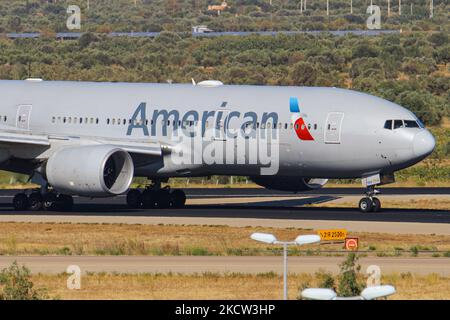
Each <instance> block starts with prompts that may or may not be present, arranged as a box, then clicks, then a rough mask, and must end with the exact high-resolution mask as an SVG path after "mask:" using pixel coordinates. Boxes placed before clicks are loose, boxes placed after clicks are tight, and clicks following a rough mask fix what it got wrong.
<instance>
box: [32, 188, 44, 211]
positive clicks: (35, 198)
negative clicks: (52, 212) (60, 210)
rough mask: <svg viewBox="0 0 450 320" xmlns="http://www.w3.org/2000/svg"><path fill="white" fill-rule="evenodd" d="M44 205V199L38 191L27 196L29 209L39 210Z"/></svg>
mask: <svg viewBox="0 0 450 320" xmlns="http://www.w3.org/2000/svg"><path fill="white" fill-rule="evenodd" d="M43 207H44V199H43V198H42V195H41V194H40V193H37V192H34V193H32V194H30V196H29V197H28V209H29V210H31V211H41V210H42V208H43Z"/></svg>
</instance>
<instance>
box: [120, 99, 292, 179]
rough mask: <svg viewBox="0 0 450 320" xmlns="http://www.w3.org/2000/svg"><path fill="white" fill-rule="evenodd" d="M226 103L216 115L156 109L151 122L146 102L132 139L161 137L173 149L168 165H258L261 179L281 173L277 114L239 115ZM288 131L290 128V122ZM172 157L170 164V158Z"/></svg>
mask: <svg viewBox="0 0 450 320" xmlns="http://www.w3.org/2000/svg"><path fill="white" fill-rule="evenodd" d="M226 106H227V103H226V102H223V103H222V104H221V106H220V107H219V108H218V110H216V111H202V112H198V111H196V110H188V111H185V112H184V113H183V114H180V112H179V111H178V110H175V109H173V110H166V109H154V110H153V114H152V116H151V117H149V118H147V104H146V103H145V102H142V103H141V104H140V105H139V106H138V108H137V109H136V110H135V112H134V114H133V116H132V117H131V119H130V123H129V126H128V129H127V133H126V134H127V135H128V136H131V135H135V134H142V135H144V136H152V137H155V138H157V137H158V136H159V137H161V138H162V140H164V141H161V142H163V143H167V144H169V145H170V147H169V148H170V151H171V152H170V156H169V159H170V162H171V164H168V163H167V162H166V161H165V165H166V166H167V167H170V166H175V167H178V166H179V167H182V168H184V169H183V170H185V171H186V170H189V169H188V168H189V167H192V168H196V167H201V166H202V165H205V164H206V165H212V166H220V165H224V164H226V165H240V164H242V165H244V164H246V165H254V168H255V170H259V174H261V175H275V174H277V173H278V170H279V158H280V157H279V153H280V151H279V148H280V143H279V134H280V131H281V130H282V128H284V125H282V124H281V123H278V113H276V112H263V113H259V114H258V113H256V112H253V111H249V112H244V113H242V112H239V111H231V110H227V109H226ZM286 127H287V124H286ZM169 159H168V160H169Z"/></svg>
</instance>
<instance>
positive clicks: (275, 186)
mask: <svg viewBox="0 0 450 320" xmlns="http://www.w3.org/2000/svg"><path fill="white" fill-rule="evenodd" d="M251 179H252V180H253V182H255V183H256V184H257V185H260V186H261V187H264V188H266V189H272V190H280V191H291V192H300V191H308V190H313V189H320V188H322V187H323V186H324V185H325V184H326V183H327V182H328V179H310V178H299V177H279V176H258V177H252V178H251Z"/></svg>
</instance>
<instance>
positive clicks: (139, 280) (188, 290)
mask: <svg viewBox="0 0 450 320" xmlns="http://www.w3.org/2000/svg"><path fill="white" fill-rule="evenodd" d="M66 280H67V276H66V275H53V276H52V275H35V276H33V277H32V281H33V282H34V284H35V285H36V287H45V288H46V289H47V290H48V291H47V292H48V294H49V295H50V296H51V297H57V298H60V299H281V298H282V292H283V281H282V277H281V276H278V275H275V274H272V273H267V274H259V275H247V274H212V273H211V274H202V275H178V274H177V275H175V274H140V275H131V274H126V275H123V274H121V275H118V274H116V275H113V274H90V275H86V276H83V277H82V280H81V290H68V289H67V288H66ZM317 282H318V280H317V277H316V276H315V275H310V274H291V275H290V276H289V299H297V297H298V295H299V292H300V290H301V289H302V288H303V287H304V286H305V285H306V284H309V285H310V286H315V285H317ZM382 283H383V284H393V285H394V286H395V287H396V288H397V294H395V295H393V296H392V297H390V299H450V278H446V277H440V276H438V275H434V274H432V275H428V276H415V275H410V274H406V275H398V274H393V275H388V276H384V277H383V279H382Z"/></svg>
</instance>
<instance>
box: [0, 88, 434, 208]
mask: <svg viewBox="0 0 450 320" xmlns="http://www.w3.org/2000/svg"><path fill="white" fill-rule="evenodd" d="M0 93H1V96H2V100H1V102H0V169H2V170H6V171H10V172H16V173H22V174H26V175H29V176H31V181H33V182H34V183H37V184H39V185H40V186H41V188H40V190H38V191H36V190H35V191H33V192H31V194H28V193H29V192H24V193H19V194H17V195H16V196H15V197H14V200H13V205H14V208H15V209H16V210H42V209H50V208H58V209H70V208H71V207H72V205H73V198H72V196H73V195H78V196H85V197H91V198H94V197H111V196H117V195H121V194H124V193H126V192H128V193H127V203H128V205H129V206H130V207H132V208H139V207H144V208H153V207H161V208H166V207H182V206H184V204H185V201H186V196H185V194H184V192H183V191H181V190H171V189H169V188H161V182H166V181H167V180H168V179H169V178H171V177H193V176H210V175H236V176H249V177H251V179H252V180H253V181H254V182H256V183H257V184H259V185H261V186H263V187H265V188H270V189H277V190H284V191H291V192H302V191H307V190H311V189H315V188H321V187H323V186H324V185H325V184H326V182H327V179H330V178H333V179H343V178H363V179H364V180H363V181H364V182H365V184H366V186H367V194H366V196H365V197H364V198H363V199H361V201H360V205H359V207H360V209H361V210H362V211H364V212H368V211H378V210H379V209H380V207H381V204H380V201H379V200H378V199H377V198H376V197H374V195H375V194H376V190H375V187H376V186H377V185H380V184H385V183H389V182H393V181H394V172H395V171H397V170H400V169H403V168H406V167H409V166H412V165H413V164H415V163H417V162H419V161H421V160H422V159H424V158H425V157H427V156H428V155H429V154H430V153H431V152H432V151H433V149H434V147H435V140H434V138H433V136H432V135H431V134H430V132H429V131H428V130H426V129H425V128H424V126H423V124H422V123H421V122H420V121H419V119H418V118H417V117H416V116H415V115H414V114H413V113H411V112H410V111H408V110H406V109H405V108H403V107H401V106H399V105H396V104H394V103H392V102H389V101H386V100H383V99H380V98H377V97H374V96H371V95H368V94H364V93H359V92H355V91H351V90H344V89H336V88H310V87H272V86H233V85H223V84H222V83H220V82H218V81H207V82H200V83H198V84H197V83H195V82H193V84H144V83H133V84H132V83H92V82H62V81H55V82H54V81H42V80H41V79H27V80H24V81H0ZM135 176H138V177H147V178H149V179H150V180H151V181H152V182H153V183H152V184H151V185H149V186H148V187H147V188H146V189H145V190H144V191H143V192H141V191H139V190H136V189H132V190H129V189H130V185H131V182H132V179H133V177H135Z"/></svg>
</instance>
